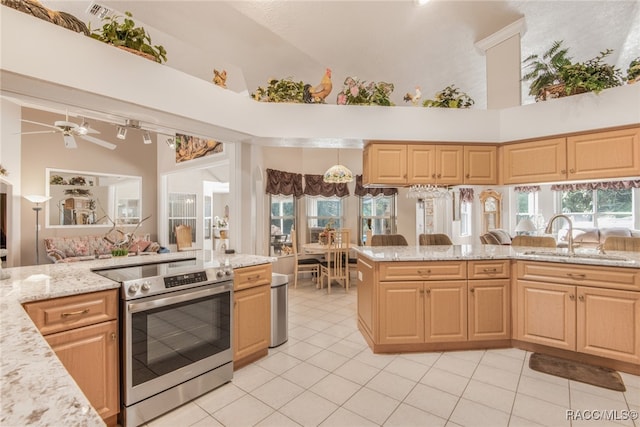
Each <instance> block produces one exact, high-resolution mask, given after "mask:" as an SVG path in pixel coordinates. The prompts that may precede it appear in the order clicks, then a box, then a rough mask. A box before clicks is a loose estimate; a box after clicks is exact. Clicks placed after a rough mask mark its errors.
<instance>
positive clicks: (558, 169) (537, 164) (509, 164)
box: [500, 128, 640, 184]
mask: <svg viewBox="0 0 640 427" xmlns="http://www.w3.org/2000/svg"><path fill="white" fill-rule="evenodd" d="M500 151H501V163H500V164H501V166H502V183H503V184H523V183H535V182H553V181H563V180H583V179H599V178H624V177H629V176H637V175H639V174H640V128H630V129H622V130H612V131H604V132H593V133H589V134H582V135H577V136H569V137H560V138H551V139H543V140H538V141H531V142H523V143H516V144H507V145H504V146H502V147H500Z"/></svg>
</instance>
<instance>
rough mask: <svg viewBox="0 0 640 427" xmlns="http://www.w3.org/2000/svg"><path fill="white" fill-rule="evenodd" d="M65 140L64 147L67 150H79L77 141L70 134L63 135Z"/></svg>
mask: <svg viewBox="0 0 640 427" xmlns="http://www.w3.org/2000/svg"><path fill="white" fill-rule="evenodd" d="M62 137H63V138H64V146H65V147H67V148H78V144H77V143H76V139H75V138H74V137H73V135H71V134H70V133H65V134H63V135H62Z"/></svg>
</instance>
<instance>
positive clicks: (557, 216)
mask: <svg viewBox="0 0 640 427" xmlns="http://www.w3.org/2000/svg"><path fill="white" fill-rule="evenodd" d="M558 218H564V219H566V220H567V222H568V223H569V237H568V238H567V243H568V244H569V253H570V254H571V255H574V254H575V251H574V250H573V223H572V222H571V218H569V217H568V216H566V215H564V214H556V215H554V216H552V217H551V219H550V220H549V224H547V228H545V230H544V232H545V233H546V234H551V232H552V231H553V230H552V228H553V227H552V226H553V221H555V220H556V219H558Z"/></svg>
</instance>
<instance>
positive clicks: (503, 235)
mask: <svg viewBox="0 0 640 427" xmlns="http://www.w3.org/2000/svg"><path fill="white" fill-rule="evenodd" d="M489 234H491V235H493V236H494V237H495V238H496V240H498V242H500V244H501V245H510V244H511V236H510V235H509V233H507V232H506V231H505V230H502V229H500V228H496V229H495V230H489Z"/></svg>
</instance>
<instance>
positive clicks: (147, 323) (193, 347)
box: [131, 292, 231, 386]
mask: <svg viewBox="0 0 640 427" xmlns="http://www.w3.org/2000/svg"><path fill="white" fill-rule="evenodd" d="M229 300H230V293H229V292H223V293H221V294H216V295H213V296H208V297H204V298H199V299H194V300H190V301H186V302H183V303H178V304H173V305H169V306H163V307H158V308H154V309H151V310H145V311H142V312H139V313H134V314H132V315H131V317H132V319H131V321H132V331H131V334H132V336H131V338H132V343H131V346H132V355H133V360H132V383H133V386H137V385H140V384H142V383H144V382H146V381H150V380H153V379H155V378H158V377H161V376H163V375H164V374H168V373H170V372H173V371H175V370H176V369H179V368H182V367H184V366H187V365H190V364H192V363H194V362H197V361H199V360H202V359H205V358H207V357H210V356H213V355H216V354H218V353H220V352H222V351H224V350H228V349H229V348H230V347H231V307H230V304H229Z"/></svg>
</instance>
